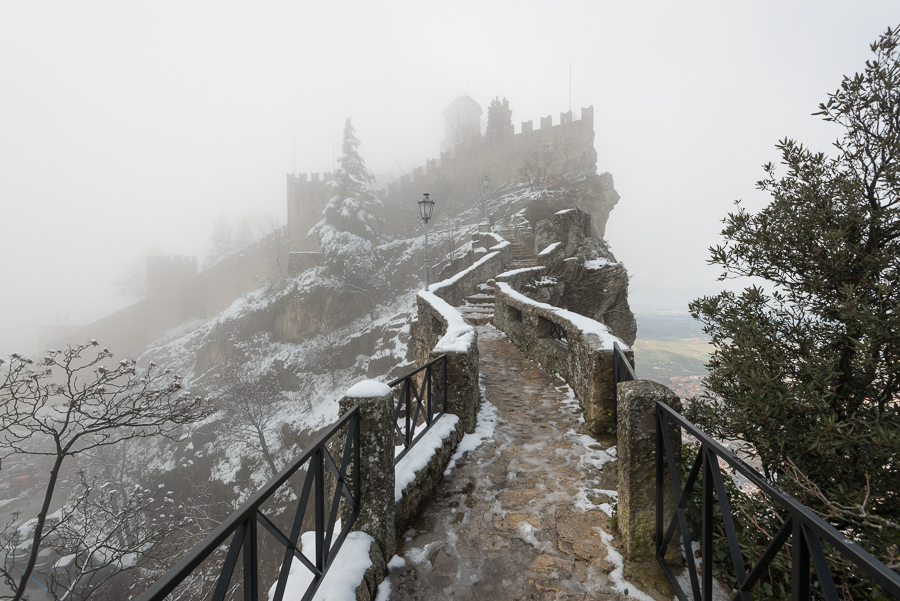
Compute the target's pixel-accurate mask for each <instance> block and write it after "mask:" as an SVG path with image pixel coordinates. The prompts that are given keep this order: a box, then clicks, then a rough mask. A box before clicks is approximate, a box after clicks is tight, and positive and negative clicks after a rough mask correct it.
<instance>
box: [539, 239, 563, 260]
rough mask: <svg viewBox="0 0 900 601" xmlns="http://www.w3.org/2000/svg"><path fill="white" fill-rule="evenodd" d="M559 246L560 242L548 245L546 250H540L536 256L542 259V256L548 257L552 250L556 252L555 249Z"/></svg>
mask: <svg viewBox="0 0 900 601" xmlns="http://www.w3.org/2000/svg"><path fill="white" fill-rule="evenodd" d="M559 245H560V242H554V243H553V244H548V245H547V248H545V249H544V250H542V251H541V252H539V253H538V256H539V257H543V256H544V255H549V254H550V253H552V252H553V251H554V250H556V247H558V246H559Z"/></svg>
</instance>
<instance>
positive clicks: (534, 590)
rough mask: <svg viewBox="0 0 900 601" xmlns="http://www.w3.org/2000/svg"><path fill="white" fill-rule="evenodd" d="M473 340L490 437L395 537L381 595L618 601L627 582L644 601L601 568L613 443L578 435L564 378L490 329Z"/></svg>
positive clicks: (605, 560) (575, 409)
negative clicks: (490, 409)
mask: <svg viewBox="0 0 900 601" xmlns="http://www.w3.org/2000/svg"><path fill="white" fill-rule="evenodd" d="M478 341H479V352H480V367H481V374H482V383H483V394H484V397H485V398H486V399H487V400H488V401H489V402H490V403H491V404H493V405H494V406H495V407H496V409H497V416H498V423H497V426H496V429H495V431H494V435H493V438H492V439H490V440H486V441H485V442H484V443H483V444H482V445H481V446H480V447H479V448H478V449H476V450H475V451H472V452H471V453H469V454H468V455H466V456H465V457H464V458H463V459H462V460H460V462H459V463H458V465H457V466H456V468H455V469H454V470H453V471H452V473H451V474H450V476H447V477H445V478H444V479H443V481H442V482H441V483H440V484H439V485H438V486H437V488H436V490H435V492H434V494H433V496H432V499H431V500H430V501H429V502H428V503H427V504H426V505H425V506H424V507H423V508H422V510H421V512H420V514H419V516H418V517H417V518H416V519H415V520H414V522H413V523H412V524H411V525H410V526H409V527H408V528H407V529H406V531H405V532H404V533H403V535H402V536H401V538H400V541H399V546H400V548H399V550H398V554H399V555H400V556H401V557H403V558H404V559H405V560H406V566H400V565H397V564H398V563H401V562H397V561H396V560H395V561H394V563H393V565H394V567H393V568H392V569H391V573H390V580H391V588H392V593H391V596H390V599H391V600H392V601H397V600H408V599H417V600H426V599H428V600H430V599H466V600H470V599H535V600H538V599H541V600H543V599H547V600H549V599H554V600H557V599H565V600H576V599H577V600H588V599H592V600H593V599H617V598H625V597H624V596H620V593H621V594H622V595H624V593H625V591H624V588H627V587H628V586H631V587H632V590H631V591H629V592H630V593H631V598H634V597H635V596H637V597H638V598H645V599H647V598H649V597H646V596H643V597H642V596H641V595H640V593H639V592H637V591H635V590H634V588H633V585H629V584H628V583H624V585H623V584H622V578H625V579H629V578H630V577H631V575H630V574H629V573H627V570H626V573H625V574H624V575H623V574H622V572H621V571H619V573H618V575H616V574H615V573H614V570H615V568H616V567H617V566H616V565H615V564H614V563H613V561H615V559H613V561H610V558H614V557H615V556H617V554H615V553H613V555H612V556H610V554H609V549H610V548H611V547H610V545H615V541H614V540H612V537H610V536H609V535H608V534H607V533H613V532H614V529H613V528H612V527H611V526H610V523H609V522H610V518H609V516H608V515H607V513H606V512H605V511H604V509H606V510H607V511H608V510H609V509H610V504H612V503H613V502H614V494H615V493H613V492H612V491H611V489H614V488H615V485H616V473H615V470H616V465H615V461H614V459H613V458H614V456H615V450H614V449H607V446H608V445H610V444H613V443H614V441H613V440H609V441H606V443H605V444H601V443H598V442H597V441H595V440H594V439H592V438H590V437H589V436H587V434H586V431H585V429H584V426H583V424H582V423H580V422H581V419H580V409H579V406H578V402H577V401H576V400H575V399H574V397H573V395H572V392H571V390H570V389H569V387H568V386H567V385H566V384H565V382H563V381H562V380H560V379H559V378H555V377H552V376H549V375H548V374H547V373H546V372H544V371H543V370H542V369H541V368H540V366H538V365H537V364H535V363H533V362H531V361H529V360H528V359H526V358H525V357H524V356H523V355H522V354H521V353H520V352H519V350H518V349H517V348H516V347H514V346H513V345H512V344H510V343H509V342H508V341H507V340H506V339H505V336H504V335H503V334H502V333H500V332H498V331H497V330H496V329H495V328H494V327H493V326H490V325H485V326H478ZM611 574H612V575H611ZM614 588H617V589H618V590H619V592H616V591H615V590H613V589H614ZM642 588H643V587H642ZM654 597H656V595H654ZM660 598H663V597H660ZM668 598H671V597H668Z"/></svg>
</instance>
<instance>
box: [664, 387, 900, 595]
mask: <svg viewBox="0 0 900 601" xmlns="http://www.w3.org/2000/svg"><path fill="white" fill-rule="evenodd" d="M656 413H657V422H656V426H657V442H656V448H657V453H656V462H657V465H656V483H657V491H656V502H657V508H656V509H657V513H656V536H657V538H658V543H657V559H658V561H659V563H660V567H661V568H662V570H663V572H664V573H665V574H666V577H667V578H668V579H669V582H670V584H671V585H672V588H673V589H674V590H675V593H676V596H677V597H678V598H679V599H680V600H683V601H686V600H687V598H688V597H687V596H686V594H685V592H684V591H683V590H682V588H681V585H680V584H679V583H678V581H677V579H676V578H675V577H674V574H673V573H672V570H671V568H670V567H669V566H668V564H667V563H666V562H665V559H664V556H665V553H666V550H667V548H668V545H669V544H670V543H671V542H672V540H673V535H674V531H675V528H676V527H677V528H678V529H679V530H680V531H681V534H682V545H683V548H684V551H685V556H686V560H687V564H688V565H687V572H688V574H689V579H690V587H691V592H692V596H693V598H694V599H695V600H696V601H700V600H701V599H702V600H703V601H709V600H710V599H711V598H712V584H713V568H714V566H713V544H714V542H715V541H714V528H715V525H714V511H715V505H714V504H716V503H717V504H718V507H719V511H720V513H721V515H722V526H723V528H724V530H725V536H726V537H727V540H728V545H729V550H730V555H731V562H732V567H733V569H734V572H733V574H734V577H735V579H736V581H737V592H736V593H735V595H734V597H733V599H735V600H738V599H741V600H742V601H747V600H750V599H752V598H753V597H752V590H751V589H752V588H753V587H754V585H756V584H757V583H758V582H759V580H760V579H761V577H762V576H763V575H764V574H765V573H766V571H767V570H768V568H769V566H770V565H771V563H772V561H773V559H774V558H775V557H776V556H777V555H778V553H779V552H780V551H781V550H782V549H784V548H785V546H786V545H787V543H788V542H790V543H791V549H790V558H791V559H790V570H791V572H790V578H791V583H790V586H791V598H792V599H793V600H795V601H799V600H803V601H806V600H808V599H809V598H810V595H811V594H812V584H811V575H812V571H813V570H815V573H816V587H817V591H818V590H819V589H820V591H821V594H822V595H823V596H824V598H825V599H838V598H839V592H838V589H837V587H836V585H835V582H834V578H833V576H832V574H831V569H830V567H829V559H828V556H827V555H826V554H825V551H824V548H823V545H822V543H823V541H824V542H826V543H828V545H830V548H831V549H833V550H832V551H831V552H832V554H833V555H840V556H841V558H842V560H841V561H842V563H848V562H849V564H851V565H853V566H854V567H855V568H857V569H858V571H859V572H860V573H861V574H862V573H864V575H865V577H867V578H871V579H872V580H873V581H874V582H877V583H878V585H879V586H881V587H882V588H883V589H884V591H885V592H887V593H888V594H890V595H893V596H895V597H898V598H900V575H898V574H897V573H895V572H893V571H892V570H891V569H890V568H888V567H887V566H885V565H884V564H883V563H881V562H880V561H878V559H876V558H875V557H874V556H872V555H871V554H870V553H868V552H867V551H865V550H864V549H862V548H861V547H860V546H859V545H856V544H855V543H853V542H852V541H851V540H850V539H848V538H847V537H846V536H845V535H844V534H843V533H841V532H840V531H838V530H837V529H836V528H834V527H833V526H832V525H831V524H829V523H827V522H826V521H825V520H823V519H822V518H821V517H819V516H818V515H816V514H815V513H814V512H813V511H812V510H811V509H809V508H808V507H805V506H804V505H802V504H800V503H799V502H798V501H797V500H796V499H794V498H793V497H791V496H790V495H788V494H786V493H785V492H783V491H782V490H781V489H779V488H777V487H776V486H775V485H774V484H772V483H771V482H769V481H768V480H767V479H766V478H764V477H763V476H762V475H761V474H759V473H758V472H757V471H756V470H754V469H753V468H751V467H750V466H748V465H747V464H746V463H744V462H743V461H742V460H741V459H740V458H738V457H737V456H736V455H734V454H733V453H732V452H731V451H729V450H728V449H726V448H725V447H724V446H722V445H721V444H720V443H719V442H717V441H716V440H714V439H712V438H711V437H710V436H709V435H708V434H706V433H705V432H703V431H702V430H700V429H699V428H697V426H695V425H694V424H692V423H690V422H689V421H687V420H685V419H684V418H683V417H682V416H681V415H679V414H678V413H677V412H676V411H675V410H674V409H672V408H671V407H669V406H667V405H666V404H665V403H661V402H657V403H656ZM670 422H671V423H674V424H675V425H677V426H678V427H679V428H681V429H682V430H684V431H685V432H687V433H688V434H689V435H690V436H692V437H694V438H695V439H696V440H697V441H698V442H699V443H700V448H699V451H698V454H697V457H696V459H695V460H694V465H693V467H692V468H691V471H690V473H689V474H688V475H687V478H686V479H685V480H684V487H683V488H682V487H681V484H680V481H679V477H678V473H677V466H676V465H675V463H674V459H675V456H674V452H673V449H672V443H671V440H670V439H669V434H668V424H669V423H670ZM664 458H665V460H667V461H668V463H669V472H670V478H669V485H670V486H671V487H672V490H673V492H674V494H675V498H676V499H678V502H677V504H676V508H675V509H676V511H675V515H673V516H672V518H671V521H670V522H669V524H668V526H666V524H664V519H663V494H662V491H661V489H662V487H663V486H666V482H665V478H664V477H663V473H664V469H663V465H662V461H663V460H664ZM720 461H724V462H725V463H727V464H728V466H729V468H730V469H731V470H733V472H734V473H736V474H740V475H741V476H743V477H744V478H745V479H747V480H748V481H749V483H750V484H752V485H754V486H756V487H757V488H758V489H759V493H758V494H761V495H766V496H767V497H768V498H769V499H770V500H771V501H772V503H771V505H772V506H774V507H780V509H781V511H783V512H784V517H783V520H784V521H783V524H782V526H781V528H780V530H779V531H778V532H777V533H776V534H775V535H774V536H773V537H772V539H771V541H770V542H769V544H768V546H767V547H766V549H765V550H764V551H763V553H762V555H761V556H760V557H759V558H750V559H751V561H752V563H751V564H745V563H744V558H743V555H742V553H741V549H740V545H739V542H738V539H737V529H736V527H735V524H734V514H733V512H732V510H731V503H730V501H729V499H728V496H727V491H726V489H725V483H724V479H723V477H722V474H721V469H720V467H719V463H720ZM701 474H702V485H701V487H700V488H701V490H700V495H701V532H700V533H699V534H700V549H701V554H702V557H703V567H702V570H701V574H700V576H701V580H702V582H699V583H698V581H697V575H696V570H695V568H694V561H693V552H692V551H691V549H692V540H691V531H690V529H689V528H688V520H687V515H686V509H687V507H688V501H689V499H690V497H691V496H692V494H693V493H694V488H695V484H696V480H697V476H698V475H701ZM746 565H752V566H753V567H752V569H750V570H749V572H748V571H747V569H746Z"/></svg>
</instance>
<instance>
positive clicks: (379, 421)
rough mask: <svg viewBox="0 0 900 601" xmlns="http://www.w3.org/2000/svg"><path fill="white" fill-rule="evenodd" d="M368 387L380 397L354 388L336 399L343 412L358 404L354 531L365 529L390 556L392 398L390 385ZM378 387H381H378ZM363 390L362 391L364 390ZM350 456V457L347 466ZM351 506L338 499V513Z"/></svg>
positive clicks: (345, 512) (392, 546)
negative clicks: (357, 506)
mask: <svg viewBox="0 0 900 601" xmlns="http://www.w3.org/2000/svg"><path fill="white" fill-rule="evenodd" d="M366 384H373V386H369V389H370V390H374V391H376V392H385V390H386V394H382V395H381V396H361V395H360V393H355V394H354V390H360V388H358V387H359V386H360V385H357V386H354V387H353V388H351V389H350V390H349V391H348V394H347V396H345V397H343V398H342V399H341V400H340V413H341V415H343V414H344V413H346V412H347V411H348V410H350V408H351V407H353V406H354V405H359V457H360V466H359V474H360V511H359V516H358V517H357V519H356V524H355V526H354V530H359V531H361V532H365V533H367V534H369V535H371V536H372V538H374V539H375V542H376V543H377V544H378V546H379V548H380V550H381V553H382V555H383V556H384V557H391V556H392V555H393V554H394V551H395V548H396V528H395V525H394V515H395V505H394V428H393V416H394V410H393V401H394V396H393V394H392V393H391V390H390V388H388V387H387V385H385V384H379V383H377V382H371V381H370V382H366ZM378 386H380V387H382V388H381V390H378ZM364 393H365V392H364ZM340 441H341V442H340V444H339V445H338V452H337V454H336V456H335V462H337V461H339V460H340V459H339V458H340V457H341V456H342V454H343V452H344V445H345V444H346V443H345V441H346V435H345V434H342V436H341V437H340ZM352 462H353V458H352V457H351V468H352V467H353V466H352ZM352 472H353V470H352V469H348V470H347V473H348V479H347V480H348V482H347V485H348V486H349V488H350V490H353V487H354V483H353V478H352V477H350V475H351V474H352ZM350 513H351V508H350V505H349V503H348V502H347V500H346V498H342V499H341V515H344V516H346V515H349V514H350Z"/></svg>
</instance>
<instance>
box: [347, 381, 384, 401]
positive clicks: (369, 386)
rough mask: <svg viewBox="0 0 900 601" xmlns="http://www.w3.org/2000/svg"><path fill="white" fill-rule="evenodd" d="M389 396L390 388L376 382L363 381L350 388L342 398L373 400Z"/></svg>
mask: <svg viewBox="0 0 900 601" xmlns="http://www.w3.org/2000/svg"><path fill="white" fill-rule="evenodd" d="M389 394H391V387H390V386H388V385H387V384H385V383H384V382H378V381H377V380H363V381H362V382H358V383H356V384H354V385H353V386H351V387H350V390H348V391H347V392H346V393H344V396H348V397H350V398H354V399H375V398H378V397H383V396H387V395H389Z"/></svg>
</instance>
